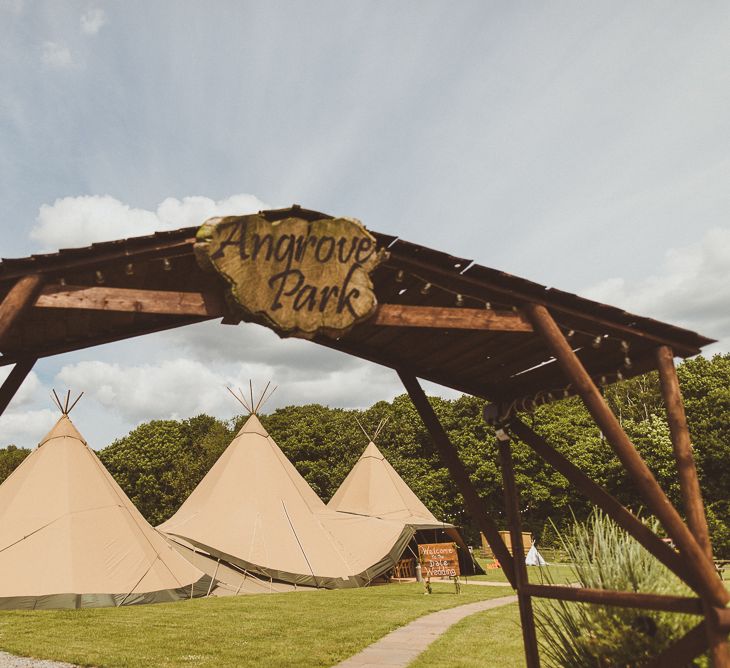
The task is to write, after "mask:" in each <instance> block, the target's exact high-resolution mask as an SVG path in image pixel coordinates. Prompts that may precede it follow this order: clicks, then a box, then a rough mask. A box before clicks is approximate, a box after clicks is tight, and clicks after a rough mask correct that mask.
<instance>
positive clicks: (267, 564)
mask: <svg viewBox="0 0 730 668" xmlns="http://www.w3.org/2000/svg"><path fill="white" fill-rule="evenodd" d="M159 528H160V530H161V531H163V532H164V533H165V534H167V535H168V536H169V537H170V538H171V539H172V540H173V541H175V540H177V541H178V542H181V543H183V544H185V543H187V544H188V545H190V546H193V547H194V548H196V549H197V550H200V551H202V552H204V553H206V554H207V555H209V556H210V557H212V558H213V559H214V560H221V561H223V562H228V563H229V564H231V565H233V566H235V567H237V568H239V569H243V570H245V571H247V572H252V573H254V574H257V575H259V576H264V577H266V578H272V579H273V580H276V581H279V582H288V583H295V584H297V585H308V586H315V587H327V588H337V587H357V586H363V585H366V584H368V583H369V582H370V581H371V580H373V579H374V578H376V577H378V576H379V575H381V574H383V573H385V572H386V571H388V570H389V569H390V568H392V566H393V565H394V563H395V562H396V560H397V558H398V557H399V556H400V554H401V553H402V552H403V550H404V549H405V547H406V546H407V544H408V542H409V541H410V539H411V537H412V536H413V529H411V528H410V527H409V526H407V525H406V524H405V523H404V522H402V521H387V520H381V519H376V518H372V517H359V516H355V515H346V514H343V513H338V512H335V511H333V510H331V509H328V508H327V507H326V506H325V505H324V503H323V502H322V501H321V500H320V498H319V497H318V496H317V495H316V494H315V492H314V490H312V488H311V487H310V486H309V485H308V484H307V482H306V480H304V478H303V477H302V476H301V475H299V473H298V472H297V470H296V469H295V468H294V466H293V465H292V464H291V462H290V461H289V460H288V459H287V458H286V456H285V455H284V453H283V452H282V451H281V450H280V448H279V446H278V445H277V444H276V443H275V442H274V440H273V439H272V438H271V436H269V434H268V433H267V432H266V430H265V429H264V427H263V425H262V424H261V422H260V421H259V419H258V417H256V415H255V414H252V415H251V417H249V419H248V420H247V421H246V423H245V424H244V425H243V427H242V428H241V430H240V431H239V432H238V434H237V436H236V437H235V438H234V439H233V442H232V443H231V444H230V445H229V446H228V448H227V449H226V450H225V452H224V453H223V454H222V455H221V456H220V458H219V459H218V461H217V462H216V463H215V464H214V465H213V467H212V468H211V470H210V471H209V472H208V474H207V475H206V476H205V477H204V478H203V480H201V482H200V484H199V485H198V486H197V487H196V488H195V489H194V490H193V492H192V494H191V495H190V496H189V497H188V499H187V500H186V501H185V503H183V505H182V506H181V507H180V509H179V510H178V511H177V512H176V513H175V515H173V516H172V517H171V518H170V519H169V520H167V521H166V522H164V523H163V524H162V525H160V527H159ZM214 563H215V562H214ZM211 574H212V573H211Z"/></svg>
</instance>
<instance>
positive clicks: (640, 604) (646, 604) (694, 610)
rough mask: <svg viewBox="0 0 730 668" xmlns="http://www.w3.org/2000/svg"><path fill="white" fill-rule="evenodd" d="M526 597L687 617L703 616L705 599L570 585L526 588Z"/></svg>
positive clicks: (528, 586)
mask: <svg viewBox="0 0 730 668" xmlns="http://www.w3.org/2000/svg"><path fill="white" fill-rule="evenodd" d="M524 590H525V593H526V594H529V595H530V596H534V597H536V598H552V599H556V600H558V601H574V602H577V603H594V604H596V605H615V606H618V607H624V608H638V609H640V610H664V611H665V612H681V613H684V614H687V615H703V614H704V612H703V607H702V599H699V598H689V597H687V596H665V595H663V594H642V593H641V592H635V591H613V590H610V589H590V588H587V587H570V586H568V585H539V584H527V585H525V586H524Z"/></svg>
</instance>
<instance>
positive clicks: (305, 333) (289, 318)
mask: <svg viewBox="0 0 730 668" xmlns="http://www.w3.org/2000/svg"><path fill="white" fill-rule="evenodd" d="M195 252H196V256H197V258H198V262H199V263H200V264H201V266H203V267H204V268H208V269H213V270H215V271H216V272H218V273H219V274H220V275H221V276H223V277H224V278H225V279H226V281H227V282H228V283H229V285H230V289H231V293H230V296H231V297H232V299H233V301H234V303H235V304H237V305H238V306H239V307H241V308H242V309H243V310H244V311H245V312H246V313H249V314H252V315H254V316H258V317H261V318H263V319H264V320H265V323H266V324H267V325H268V326H270V327H272V328H273V329H275V330H276V331H277V332H278V333H279V334H281V335H283V336H299V337H302V338H312V337H313V336H314V335H315V334H317V333H320V332H321V333H325V334H328V335H330V336H339V335H341V334H342V333H344V332H345V331H347V330H348V329H349V328H350V327H352V326H353V325H354V324H355V323H357V322H360V321H362V320H365V319H367V318H369V317H370V316H372V315H373V314H374V313H375V310H376V309H377V305H378V304H377V299H376V297H375V293H374V292H373V284H372V281H371V280H370V272H371V271H372V270H373V269H375V267H376V266H377V265H378V264H379V263H380V261H381V260H383V259H384V257H385V255H386V253H385V251H382V250H381V251H378V249H377V243H376V239H375V237H373V236H372V235H371V234H370V233H369V232H368V231H367V230H366V229H365V228H364V227H363V226H362V224H361V223H359V222H358V221H356V220H352V219H349V218H328V219H322V220H315V221H309V220H304V219H303V218H296V217H291V218H285V219H283V220H278V221H274V222H271V221H269V220H267V219H266V218H265V217H264V216H263V215H260V214H255V215H250V216H229V217H226V218H212V219H210V220H208V221H206V222H205V223H204V224H203V225H202V227H201V228H200V229H199V230H198V233H197V236H196V245H195Z"/></svg>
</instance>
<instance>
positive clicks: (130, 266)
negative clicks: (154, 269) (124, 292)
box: [124, 262, 134, 276]
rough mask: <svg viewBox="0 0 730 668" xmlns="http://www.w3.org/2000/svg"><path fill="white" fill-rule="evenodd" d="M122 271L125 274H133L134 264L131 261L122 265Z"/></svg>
mask: <svg viewBox="0 0 730 668" xmlns="http://www.w3.org/2000/svg"><path fill="white" fill-rule="evenodd" d="M124 273H125V274H127V276H133V275H134V265H133V264H132V263H131V262H130V263H129V264H128V265H127V266H126V267H124Z"/></svg>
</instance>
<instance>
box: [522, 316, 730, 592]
mask: <svg viewBox="0 0 730 668" xmlns="http://www.w3.org/2000/svg"><path fill="white" fill-rule="evenodd" d="M525 310H526V313H527V315H528V317H529V318H530V320H531V322H532V324H533V326H534V327H535V331H536V332H540V333H541V334H542V335H543V336H544V337H545V341H546V343H547V344H548V347H549V348H550V350H551V352H552V353H553V355H554V356H555V358H556V359H557V360H558V363H559V364H560V366H561V367H562V369H563V371H564V373H565V375H566V376H567V378H568V380H569V381H570V382H571V383H572V384H573V387H574V388H575V390H576V392H577V394H578V395H579V396H580V397H581V399H582V400H583V403H584V404H585V406H586V408H587V409H588V412H589V413H590V414H591V416H592V417H593V420H594V421H595V423H596V425H598V427H599V428H600V429H601V431H602V432H603V434H604V436H605V437H606V440H607V441H608V443H609V444H610V445H611V447H612V449H613V451H614V452H615V453H616V455H617V456H618V458H619V459H620V460H621V463H622V464H623V466H624V468H625V469H626V471H627V472H628V474H629V475H630V476H631V478H632V479H633V481H634V484H635V485H636V486H637V488H638V490H639V492H640V493H641V494H642V496H643V498H644V500H645V501H646V504H647V507H648V508H649V510H650V511H651V512H652V513H654V514H655V515H656V516H657V518H658V519H659V521H660V522H661V523H662V525H663V526H664V529H665V530H666V532H667V534H668V535H669V537H670V538H672V540H673V541H674V543H675V545H677V547H678V548H679V550H680V552H681V553H682V554H683V556H684V558H685V559H686V560H687V561H688V564H689V567H690V568H691V569H692V570H693V571H694V572H695V575H696V577H697V585H698V587H699V588H700V590H701V594H702V596H703V597H704V598H707V599H708V601H709V602H710V603H712V604H713V605H717V606H725V605H726V604H727V602H728V601H729V600H730V594H728V591H727V590H726V589H725V587H724V586H723V585H722V583H721V582H720V579H719V578H718V577H717V573H716V572H715V568H714V565H713V564H712V562H711V561H710V560H709V559H708V558H707V555H706V554H705V553H704V551H703V550H702V548H701V547H700V546H699V544H698V543H697V541H696V540H695V538H694V536H693V535H692V533H691V532H690V530H689V529H688V528H687V525H686V524H685V523H684V521H683V520H682V518H681V517H680V515H679V513H678V512H677V509H676V508H675V507H674V506H673V505H672V504H671V502H670V501H669V499H668V498H667V496H666V494H665V493H664V492H663V491H662V489H661V487H660V486H659V483H657V481H656V479H655V478H654V475H653V474H652V472H651V471H650V470H649V467H648V466H647V465H646V463H645V462H644V460H643V459H642V458H641V456H640V455H639V453H638V452H637V450H636V448H635V447H634V445H633V443H631V441H630V440H629V437H628V436H627V435H626V433H625V432H624V430H623V428H622V427H621V425H620V424H619V421H618V420H617V419H616V416H615V415H614V414H613V413H612V412H611V409H610V408H609V407H608V404H607V403H606V402H605V400H604V399H603V397H602V396H601V393H600V391H599V390H598V388H597V387H596V384H595V383H594V382H593V380H592V379H591V377H590V376H589V375H588V373H587V371H586V370H585V368H584V367H583V365H582V364H581V363H580V360H579V359H578V358H577V357H576V355H575V353H574V352H573V349H572V348H571V346H570V344H569V343H568V342H567V341H566V339H565V337H564V336H563V333H562V332H561V331H560V328H559V327H558V326H557V324H556V323H555V321H554V320H553V318H552V316H551V315H550V313H549V312H548V310H547V309H546V308H545V307H544V306H540V305H538V304H528V305H527V306H526V308H525Z"/></svg>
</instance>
